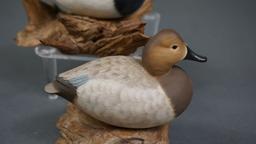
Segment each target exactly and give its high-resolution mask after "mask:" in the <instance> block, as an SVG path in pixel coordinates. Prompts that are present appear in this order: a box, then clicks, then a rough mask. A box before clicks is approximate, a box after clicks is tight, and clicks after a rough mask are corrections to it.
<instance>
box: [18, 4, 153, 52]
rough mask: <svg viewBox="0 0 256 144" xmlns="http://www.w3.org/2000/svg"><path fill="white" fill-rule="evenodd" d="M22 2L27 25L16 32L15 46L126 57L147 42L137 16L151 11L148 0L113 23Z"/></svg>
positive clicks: (142, 26)
mask: <svg viewBox="0 0 256 144" xmlns="http://www.w3.org/2000/svg"><path fill="white" fill-rule="evenodd" d="M22 1H23V4H24V7H25V9H26V12H27V15H28V24H27V26H26V27H25V28H24V29H23V30H22V31H20V32H18V33H17V37H16V43H17V45H18V46H22V47H35V46H38V45H41V44H43V45H47V46H52V47H56V48H58V49H59V50H60V51H61V52H63V53H67V54H92V55H97V56H110V55H129V54H131V53H133V52H135V51H136V49H137V48H138V47H141V46H144V45H145V44H146V43H147V41H148V39H149V37H148V36H146V35H145V34H144V28H145V23H144V22H143V21H142V20H141V17H142V16H143V15H145V14H146V13H148V12H149V11H151V9H152V0H145V3H144V4H143V6H142V7H141V8H140V9H139V10H138V11H137V12H135V13H134V14H133V15H131V16H129V17H126V18H124V19H113V20H102V19H95V18H90V17H86V16H79V15H70V14H66V13H63V12H60V11H58V10H57V9H54V8H52V7H50V6H48V5H46V4H44V3H42V2H41V1H40V0H22Z"/></svg>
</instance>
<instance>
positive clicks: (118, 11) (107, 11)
mask: <svg viewBox="0 0 256 144" xmlns="http://www.w3.org/2000/svg"><path fill="white" fill-rule="evenodd" d="M41 1H43V2H45V3H47V4H49V5H52V6H54V5H56V6H57V7H58V8H59V9H60V10H62V11H64V12H67V13H71V14H78V15H84V16H89V17H95V18H103V19H111V18H120V17H124V16H128V15H131V14H132V13H134V12H135V11H136V10H138V9H139V8H140V7H141V6H142V4H143V2H144V0H41Z"/></svg>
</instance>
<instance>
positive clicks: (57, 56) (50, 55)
mask: <svg viewBox="0 0 256 144" xmlns="http://www.w3.org/2000/svg"><path fill="white" fill-rule="evenodd" d="M143 21H144V22H146V27H145V34H147V35H149V36H153V35H155V34H156V33H157V32H158V29H159V24H160V14H159V13H157V12H152V13H149V14H147V15H145V16H144V17H143ZM142 49H143V48H138V50H137V51H136V52H135V53H134V54H132V56H133V57H135V58H136V59H140V58H141V51H142ZM35 53H36V55H38V56H39V57H40V58H41V59H42V61H43V69H44V73H45V76H46V82H47V83H48V82H51V81H52V80H54V79H55V77H56V75H57V74H58V72H59V71H58V66H59V63H58V60H66V61H82V62H89V61H92V60H95V59H97V58H98V57H96V56H92V55H84V54H83V55H66V54H63V53H61V52H59V51H58V50H57V49H56V48H53V47H46V46H38V47H36V48H35ZM57 98H58V96H56V95H49V99H57Z"/></svg>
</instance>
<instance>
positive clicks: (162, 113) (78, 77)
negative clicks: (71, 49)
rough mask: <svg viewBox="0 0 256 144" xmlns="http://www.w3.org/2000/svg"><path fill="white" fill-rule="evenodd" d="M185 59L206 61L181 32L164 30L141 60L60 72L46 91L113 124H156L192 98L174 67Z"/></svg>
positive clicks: (113, 59) (114, 59) (119, 59)
mask: <svg viewBox="0 0 256 144" xmlns="http://www.w3.org/2000/svg"><path fill="white" fill-rule="evenodd" d="M183 59H190V60H194V61H198V62H206V60H207V59H206V57H203V56H200V55H198V54H196V53H194V52H193V51H192V50H190V49H189V48H188V46H187V45H186V43H185V42H184V41H183V40H182V38H181V37H180V36H179V34H178V33H177V32H175V31H174V30H163V31H161V32H159V33H158V34H157V35H156V36H154V37H153V38H151V40H150V41H149V42H148V44H147V45H146V48H145V49H144V52H143V56H142V61H141V62H139V61H137V60H135V59H134V58H132V57H129V56H109V57H104V58H100V59H97V60H94V61H91V62H88V63H86V64H84V65H81V66H79V67H77V68H75V69H72V70H70V71H67V72H64V73H62V74H60V75H58V77H57V80H56V81H54V82H53V83H50V84H48V85H47V86H46V87H45V91H46V92H48V93H52V94H53V93H54V94H58V95H60V96H62V97H64V98H66V99H67V100H69V101H71V102H73V103H74V104H76V105H77V106H78V107H79V108H80V109H81V110H82V111H84V112H85V113H87V114H89V115H90V116H92V117H94V118H95V119H97V120H99V121H102V122H105V123H107V124H110V125H114V126H118V127H125V128H150V127H156V126H159V125H163V124H166V123H168V122H170V121H171V120H173V119H174V118H175V117H177V116H179V115H180V114H181V113H182V112H183V111H184V110H185V109H186V108H187V106H188V105H189V103H190V101H191V97H192V84H191V80H190V78H189V76H188V75H187V74H186V73H185V72H184V71H183V70H182V69H181V68H179V67H177V66H175V64H176V63H177V62H179V61H181V60H183Z"/></svg>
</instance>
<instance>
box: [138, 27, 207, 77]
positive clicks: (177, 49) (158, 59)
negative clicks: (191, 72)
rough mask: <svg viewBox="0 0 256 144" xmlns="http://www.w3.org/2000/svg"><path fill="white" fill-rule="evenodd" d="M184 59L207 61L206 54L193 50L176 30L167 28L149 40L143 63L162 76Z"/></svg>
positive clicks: (146, 67) (150, 70)
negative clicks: (202, 54)
mask: <svg viewBox="0 0 256 144" xmlns="http://www.w3.org/2000/svg"><path fill="white" fill-rule="evenodd" d="M184 59H187V60H193V61H197V62H206V61H207V58H206V57H205V56H201V55H199V54H197V53H195V52H193V51H192V50H191V49H190V48H189V47H188V45H187V44H186V43H185V42H184V41H183V39H182V38H181V36H180V35H179V34H178V33H177V32H176V31H174V30H171V29H166V30H162V31H161V32H159V33H158V34H157V35H155V36H154V37H152V38H151V40H150V41H149V42H148V44H147V45H146V47H145V49H144V51H143V56H142V64H143V66H144V67H145V69H146V70H147V71H148V72H149V73H150V74H151V75H153V76H161V75H164V74H166V73H168V72H169V71H170V70H171V68H172V67H173V66H174V65H175V64H176V63H178V62H180V61H182V60H184Z"/></svg>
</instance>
